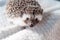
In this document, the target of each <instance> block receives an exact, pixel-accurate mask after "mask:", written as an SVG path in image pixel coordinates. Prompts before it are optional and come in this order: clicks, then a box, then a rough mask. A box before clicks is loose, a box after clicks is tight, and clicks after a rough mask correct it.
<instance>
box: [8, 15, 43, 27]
mask: <svg viewBox="0 0 60 40" xmlns="http://www.w3.org/2000/svg"><path fill="white" fill-rule="evenodd" d="M27 18H29V19H30V18H31V16H30V15H29V14H23V16H22V17H15V18H9V20H10V21H11V22H13V24H15V25H20V26H30V25H31V24H32V23H31V21H30V20H29V21H28V23H25V22H24V21H25V20H26V19H27ZM35 18H37V19H38V20H39V21H41V20H42V15H35Z"/></svg>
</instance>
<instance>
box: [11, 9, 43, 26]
mask: <svg viewBox="0 0 60 40" xmlns="http://www.w3.org/2000/svg"><path fill="white" fill-rule="evenodd" d="M42 12H43V11H42V9H39V8H32V9H31V8H28V9H26V10H25V13H23V15H22V17H21V16H20V17H17V18H13V19H12V22H13V23H14V24H16V25H20V26H30V27H33V26H34V25H36V24H37V23H39V22H40V21H41V20H42Z"/></svg>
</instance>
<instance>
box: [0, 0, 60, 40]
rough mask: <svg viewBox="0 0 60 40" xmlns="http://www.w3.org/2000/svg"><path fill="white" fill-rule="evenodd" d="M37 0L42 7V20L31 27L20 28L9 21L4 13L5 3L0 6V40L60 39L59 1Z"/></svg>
mask: <svg viewBox="0 0 60 40" xmlns="http://www.w3.org/2000/svg"><path fill="white" fill-rule="evenodd" d="M37 1H38V2H39V4H40V5H41V7H42V8H43V9H44V13H45V14H44V17H43V20H42V21H41V23H39V24H37V25H36V26H35V27H33V28H26V29H22V30H21V28H20V27H16V25H13V24H10V23H9V21H8V20H7V18H6V16H5V14H4V13H5V12H6V11H5V5H4V6H2V7H0V40H60V2H57V1H55V0H37ZM51 10H52V11H51Z"/></svg>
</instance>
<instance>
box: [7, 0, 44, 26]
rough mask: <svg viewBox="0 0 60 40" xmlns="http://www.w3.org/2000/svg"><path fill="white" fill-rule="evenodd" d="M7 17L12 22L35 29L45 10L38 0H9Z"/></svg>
mask: <svg viewBox="0 0 60 40" xmlns="http://www.w3.org/2000/svg"><path fill="white" fill-rule="evenodd" d="M6 15H7V16H8V18H9V20H10V22H12V23H13V24H15V25H20V26H30V27H33V26H34V25H36V24H37V23H39V22H40V21H41V20H42V18H43V9H42V8H41V6H40V4H39V3H38V2H37V1H36V0H9V2H8V3H7V6H6Z"/></svg>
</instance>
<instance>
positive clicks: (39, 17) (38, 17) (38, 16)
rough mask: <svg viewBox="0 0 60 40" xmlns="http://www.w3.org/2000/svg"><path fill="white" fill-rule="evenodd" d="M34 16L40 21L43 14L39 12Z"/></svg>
mask: <svg viewBox="0 0 60 40" xmlns="http://www.w3.org/2000/svg"><path fill="white" fill-rule="evenodd" d="M35 18H37V19H38V20H39V21H41V20H42V18H43V16H42V15H40V14H39V15H35Z"/></svg>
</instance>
